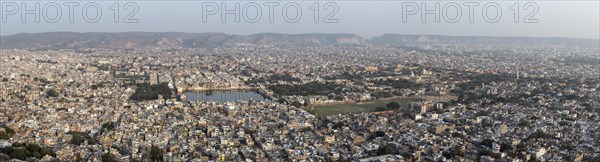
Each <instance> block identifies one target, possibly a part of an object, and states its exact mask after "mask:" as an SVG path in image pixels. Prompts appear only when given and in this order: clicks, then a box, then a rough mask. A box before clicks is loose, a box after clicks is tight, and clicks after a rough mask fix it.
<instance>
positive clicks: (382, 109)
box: [375, 101, 400, 111]
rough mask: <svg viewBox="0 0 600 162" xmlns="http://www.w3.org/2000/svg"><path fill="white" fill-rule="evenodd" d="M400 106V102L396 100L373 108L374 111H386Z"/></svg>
mask: <svg viewBox="0 0 600 162" xmlns="http://www.w3.org/2000/svg"><path fill="white" fill-rule="evenodd" d="M399 108H400V104H399V103H398V102H395V101H392V102H390V103H388V104H386V105H385V107H382V106H379V107H377V108H375V111H387V110H394V109H399Z"/></svg>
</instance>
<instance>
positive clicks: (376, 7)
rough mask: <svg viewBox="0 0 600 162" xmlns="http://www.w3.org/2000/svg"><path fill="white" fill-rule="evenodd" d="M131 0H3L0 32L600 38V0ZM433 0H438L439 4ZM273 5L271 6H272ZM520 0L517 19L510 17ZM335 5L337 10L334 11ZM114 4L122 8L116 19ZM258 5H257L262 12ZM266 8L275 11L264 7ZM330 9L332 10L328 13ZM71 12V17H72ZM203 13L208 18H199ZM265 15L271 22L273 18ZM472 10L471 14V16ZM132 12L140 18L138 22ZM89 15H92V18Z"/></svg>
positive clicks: (5, 33) (0, 11)
mask: <svg viewBox="0 0 600 162" xmlns="http://www.w3.org/2000/svg"><path fill="white" fill-rule="evenodd" d="M22 2H24V3H25V9H26V10H30V11H26V12H25V13H36V14H37V15H40V22H39V23H36V22H35V16H36V14H25V15H24V16H25V20H22V15H21V14H22V11H23V8H22V7H23V5H22ZM35 2H38V3H39V6H40V9H39V10H35V9H36V8H35ZM91 2H94V3H91ZM130 2H131V1H130ZM133 2H134V3H129V4H127V3H126V2H125V1H119V4H118V6H119V7H116V6H114V3H115V1H107V0H102V1H64V0H61V1H50V0H44V1H10V0H8V1H4V0H3V1H2V2H0V4H1V5H2V6H1V7H0V13H1V14H2V15H1V16H0V20H1V21H0V25H1V27H0V32H1V33H0V34H2V35H11V34H16V33H22V32H27V33H37V32H51V31H74V32H125V31H151V32H190V33H201V32H223V33H227V34H254V33H265V32H271V33H293V34H295V33H353V34H358V35H361V36H363V37H366V38H370V37H372V36H378V35H382V34H386V33H397V34H440V35H460V36H473V35H478V36H534V37H574V38H593V39H599V38H600V2H599V1H598V0H592V1H506V0H502V1H425V2H424V3H425V6H426V10H433V11H428V12H433V13H437V14H438V15H440V21H439V22H435V16H436V15H434V14H425V22H424V23H423V22H422V20H421V17H422V15H421V14H422V13H423V11H422V9H423V8H422V7H423V4H422V2H423V1H391V0H387V1H365V0H352V1H309V0H302V1H289V0H288V1H231V0H230V1H192V0H184V1H162V0H152V1H133ZM222 2H225V6H226V9H227V10H234V11H230V12H233V13H237V14H238V15H241V16H240V22H239V23H238V22H235V15H234V14H225V18H226V20H225V22H222V17H221V16H222V15H221V13H225V12H223V10H222V9H223V8H221V7H223V4H222ZM236 2H239V10H235V9H236V8H235V3H236ZM265 2H269V3H265ZM315 2H318V6H319V7H318V9H319V10H318V13H319V14H318V15H319V17H318V19H317V21H318V22H317V23H315V22H314V21H315V19H314V15H315V13H316V8H317V7H315V6H316V5H315ZM328 2H331V3H328ZM436 2H438V3H439V9H437V10H436V8H435V3H436ZM465 2H466V3H465ZM528 2H532V3H528ZM69 6H72V8H73V10H70V7H69ZM111 6H112V7H111ZM311 6H312V7H311ZM469 6H471V8H472V10H470V9H471V8H470V7H469ZM511 6H512V7H511ZM516 6H518V7H516ZM58 8H60V9H59V10H60V11H61V12H60V13H61V14H58V15H57V13H58V12H57V11H59V10H57V9H58ZM83 8H87V10H83ZM95 8H100V9H101V11H98V12H97V11H96V9H95ZM271 8H273V10H270V9H271ZM284 8H287V10H284ZM296 8H299V9H300V10H301V16H299V17H297V16H296V14H297V13H298V12H297V11H298V10H296ZM484 8H486V9H487V10H485V9H484ZM496 8H499V9H500V10H501V13H500V14H499V17H497V16H498V13H499V12H498V10H496ZM517 8H518V14H516V15H518V19H516V20H517V22H515V13H516V12H515V11H517ZM134 9H138V11H137V12H134V13H135V14H133V17H131V19H129V21H130V22H134V23H124V22H123V20H124V19H125V18H126V16H127V15H128V14H130V13H132V11H134ZM335 9H337V12H334V10H335ZM31 10H33V11H31ZM117 10H118V11H119V14H118V19H117V20H118V22H114V16H115V15H116V14H115V13H116V12H115V11H117ZM69 11H73V14H72V15H70V14H69ZM83 11H86V12H87V16H86V14H83V13H84V12H83ZM257 11H260V13H261V14H260V17H259V16H258V14H257ZM270 11H272V12H273V13H272V14H269V12H270ZM284 11H285V12H284ZM459 11H460V12H459ZM470 11H472V15H471V14H469V12H470ZM97 13H100V14H101V16H99V17H97V18H96V14H97ZM284 13H287V14H284ZM331 13H334V14H331ZM440 13H441V14H440ZM457 13H460V14H457ZM330 14H331V17H329V19H327V20H325V18H327V16H328V15H330ZM403 17H404V18H405V19H403ZM70 18H72V21H73V22H70V20H69V19H70ZM85 18H87V19H88V20H86V19H85ZM94 18H96V19H94ZM203 18H206V19H205V20H203ZM270 18H272V20H273V22H270V20H269V19H270ZM470 18H472V20H469V19H470ZM485 18H487V20H486V19H485ZM525 19H527V20H525ZM136 20H137V23H135V22H136ZM524 20H525V21H524ZM22 21H25V22H22ZM94 21H95V23H92V22H94ZM470 21H472V22H470ZM51 22H53V23H51ZM327 22H329V23H327ZM525 22H528V23H525Z"/></svg>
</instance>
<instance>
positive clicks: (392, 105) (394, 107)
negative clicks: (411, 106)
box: [386, 101, 400, 109]
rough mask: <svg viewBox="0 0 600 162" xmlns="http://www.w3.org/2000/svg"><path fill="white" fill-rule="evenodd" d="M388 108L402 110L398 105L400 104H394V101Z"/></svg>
mask: <svg viewBox="0 0 600 162" xmlns="http://www.w3.org/2000/svg"><path fill="white" fill-rule="evenodd" d="M386 106H387V107H388V108H390V109H398V108H400V104H398V102H394V101H392V102H390V103H388V104H387V105H386Z"/></svg>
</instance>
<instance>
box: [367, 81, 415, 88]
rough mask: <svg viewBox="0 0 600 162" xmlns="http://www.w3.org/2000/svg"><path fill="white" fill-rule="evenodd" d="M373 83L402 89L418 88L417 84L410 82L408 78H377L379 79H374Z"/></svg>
mask: <svg viewBox="0 0 600 162" xmlns="http://www.w3.org/2000/svg"><path fill="white" fill-rule="evenodd" d="M373 83H374V84H375V85H386V86H391V87H394V88H397V89H404V88H419V86H420V85H419V84H417V83H413V82H410V81H408V80H404V79H398V80H395V79H379V80H375V81H374V82H373Z"/></svg>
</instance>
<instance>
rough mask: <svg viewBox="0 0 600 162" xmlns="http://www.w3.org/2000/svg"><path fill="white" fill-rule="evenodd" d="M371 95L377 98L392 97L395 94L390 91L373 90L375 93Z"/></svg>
mask: <svg viewBox="0 0 600 162" xmlns="http://www.w3.org/2000/svg"><path fill="white" fill-rule="evenodd" d="M371 96H372V97H375V98H387V97H392V96H394V95H392V93H390V92H373V93H371Z"/></svg>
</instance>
